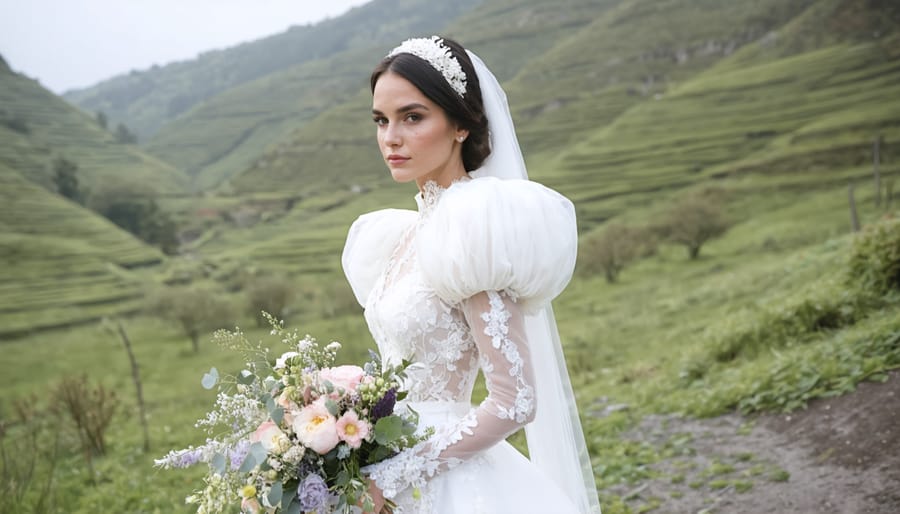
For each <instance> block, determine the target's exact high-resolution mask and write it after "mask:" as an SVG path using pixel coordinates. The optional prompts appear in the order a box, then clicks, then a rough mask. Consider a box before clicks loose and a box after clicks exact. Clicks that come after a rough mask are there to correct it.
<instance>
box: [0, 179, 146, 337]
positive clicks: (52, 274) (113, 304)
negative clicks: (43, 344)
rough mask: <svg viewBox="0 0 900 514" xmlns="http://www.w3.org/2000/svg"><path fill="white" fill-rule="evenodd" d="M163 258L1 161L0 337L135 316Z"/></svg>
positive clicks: (125, 233)
mask: <svg viewBox="0 0 900 514" xmlns="http://www.w3.org/2000/svg"><path fill="white" fill-rule="evenodd" d="M162 260H163V256H162V254H161V253H160V252H159V251H157V250H156V249H154V248H151V247H149V246H147V245H145V244H143V243H142V242H141V241H139V240H137V239H135V238H134V237H132V236H131V235H130V234H129V233H127V232H124V231H122V230H120V229H119V228H118V227H116V226H115V225H113V224H112V223H110V222H108V221H107V220H105V219H104V218H102V217H100V216H97V215H96V214H94V213H93V212H91V211H89V210H87V209H84V208H82V207H81V206H79V205H77V204H75V203H72V202H70V201H68V200H65V199H63V198H61V197H59V196H57V195H55V194H53V193H50V192H48V191H46V190H45V189H44V188H42V187H40V186H38V185H36V184H34V183H33V182H31V181H29V180H26V179H25V178H23V177H22V176H21V174H19V173H18V172H16V171H14V170H12V169H10V168H9V167H7V166H5V165H3V164H0V340H3V339H5V338H7V337H11V336H15V335H21V334H22V333H24V332H29V331H34V330H40V329H46V328H52V327H65V326H69V325H73V324H78V323H83V322H86V321H91V320H96V319H98V318H101V317H103V316H107V315H112V314H117V313H124V312H133V311H135V310H137V309H139V307H140V304H141V300H142V298H143V291H142V286H141V280H140V279H139V278H138V277H137V276H136V274H135V272H134V271H132V270H133V269H135V268H141V267H144V266H148V265H153V264H157V263H159V262H161V261H162Z"/></svg>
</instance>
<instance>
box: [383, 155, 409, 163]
mask: <svg viewBox="0 0 900 514" xmlns="http://www.w3.org/2000/svg"><path fill="white" fill-rule="evenodd" d="M408 160H409V157H405V156H403V155H400V154H395V153H392V154H391V155H388V156H387V162H388V164H395V165H396V164H403V163H404V162H406V161H408Z"/></svg>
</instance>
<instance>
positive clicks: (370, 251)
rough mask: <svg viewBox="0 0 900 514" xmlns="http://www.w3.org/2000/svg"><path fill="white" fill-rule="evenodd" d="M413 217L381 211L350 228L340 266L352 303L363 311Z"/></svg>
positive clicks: (407, 213) (411, 213)
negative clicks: (354, 301)
mask: <svg viewBox="0 0 900 514" xmlns="http://www.w3.org/2000/svg"><path fill="white" fill-rule="evenodd" d="M417 217H418V215H417V214H416V212H414V211H410V210H405V209H383V210H380V211H374V212H370V213H368V214H363V215H362V216H360V217H359V218H357V219H356V221H354V222H353V224H352V225H351V226H350V232H349V233H348V234H347V242H346V243H345V244H344V252H343V254H342V255H341V266H342V267H343V268H344V274H345V275H346V276H347V281H348V282H350V287H351V289H353V294H354V295H355V296H356V300H357V301H358V302H359V304H360V305H362V306H363V307H365V305H366V301H367V299H368V297H369V293H370V292H371V291H372V288H373V287H374V286H375V281H376V280H378V276H379V275H380V274H381V272H382V270H383V269H384V267H385V266H386V265H387V262H388V260H389V259H390V258H391V253H392V252H393V251H394V248H396V246H397V243H398V242H399V241H400V238H401V237H402V236H403V234H404V233H405V232H406V231H407V230H408V229H409V228H410V227H411V226H412V225H413V224H415V222H416V219H417Z"/></svg>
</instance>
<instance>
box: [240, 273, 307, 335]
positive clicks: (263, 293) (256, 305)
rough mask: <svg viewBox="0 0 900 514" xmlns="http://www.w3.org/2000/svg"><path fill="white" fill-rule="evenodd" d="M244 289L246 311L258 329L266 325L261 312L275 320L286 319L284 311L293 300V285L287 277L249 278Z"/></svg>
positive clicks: (266, 322)
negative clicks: (254, 320)
mask: <svg viewBox="0 0 900 514" xmlns="http://www.w3.org/2000/svg"><path fill="white" fill-rule="evenodd" d="M245 289H246V291H247V309H248V311H249V313H250V314H252V315H253V316H254V317H255V318H256V324H257V325H258V326H260V327H264V326H266V325H268V321H266V319H265V318H264V317H263V316H262V312H263V311H265V312H268V313H269V314H271V315H273V316H275V317H276V318H280V319H283V318H285V317H286V314H287V312H286V309H287V307H288V304H289V303H290V302H291V300H293V299H294V294H295V290H294V284H293V283H292V282H291V281H290V280H289V279H287V277H284V276H280V275H268V276H262V277H256V278H251V279H249V280H248V282H247V284H246V286H245Z"/></svg>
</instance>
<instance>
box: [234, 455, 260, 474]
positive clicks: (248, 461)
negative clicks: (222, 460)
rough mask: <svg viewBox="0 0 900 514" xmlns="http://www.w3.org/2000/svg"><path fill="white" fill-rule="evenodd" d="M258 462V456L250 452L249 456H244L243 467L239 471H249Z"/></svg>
mask: <svg viewBox="0 0 900 514" xmlns="http://www.w3.org/2000/svg"><path fill="white" fill-rule="evenodd" d="M257 464H258V463H257V462H256V457H254V456H253V454H251V453H248V454H247V456H246V457H244V462H241V467H240V468H238V471H240V472H241V473H249V472H251V471H253V468H255V467H256V465H257Z"/></svg>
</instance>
